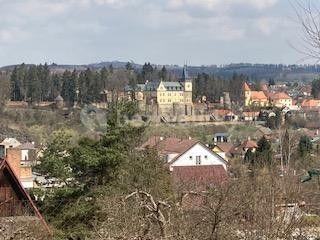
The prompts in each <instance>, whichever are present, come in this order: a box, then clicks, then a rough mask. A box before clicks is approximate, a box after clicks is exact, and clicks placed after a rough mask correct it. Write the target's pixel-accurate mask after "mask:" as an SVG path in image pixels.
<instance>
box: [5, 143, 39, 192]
mask: <svg viewBox="0 0 320 240" xmlns="http://www.w3.org/2000/svg"><path fill="white" fill-rule="evenodd" d="M0 153H1V156H0V157H1V158H4V157H6V158H7V159H8V162H9V163H10V164H12V166H14V170H15V173H16V175H17V177H18V178H19V180H20V181H21V183H22V186H23V187H24V188H33V187H34V180H33V175H32V166H33V164H34V161H35V158H36V149H35V146H34V143H30V142H27V143H24V144H21V143H20V142H19V141H18V140H16V139H15V138H6V139H5V140H3V141H2V142H1V143H0Z"/></svg>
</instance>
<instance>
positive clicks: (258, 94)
mask: <svg viewBox="0 0 320 240" xmlns="http://www.w3.org/2000/svg"><path fill="white" fill-rule="evenodd" d="M251 99H252V100H255V99H258V100H266V101H267V100H268V98H267V96H266V95H265V94H264V92H263V91H252V92H251Z"/></svg>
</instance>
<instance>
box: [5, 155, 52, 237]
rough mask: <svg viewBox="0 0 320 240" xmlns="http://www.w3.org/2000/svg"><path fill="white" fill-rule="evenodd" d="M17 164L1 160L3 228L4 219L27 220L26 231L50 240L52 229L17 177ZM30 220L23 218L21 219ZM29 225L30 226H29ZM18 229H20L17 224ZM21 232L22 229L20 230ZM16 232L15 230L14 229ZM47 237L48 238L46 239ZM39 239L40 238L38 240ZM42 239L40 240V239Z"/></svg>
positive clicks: (12, 220)
mask: <svg viewBox="0 0 320 240" xmlns="http://www.w3.org/2000/svg"><path fill="white" fill-rule="evenodd" d="M16 166H17V165H16V163H12V164H11V163H9V162H8V161H7V159H6V158H2V159H0V202H1V204H0V218H1V228H2V229H5V228H6V223H5V221H2V220H3V219H5V218H7V217H11V222H18V221H19V219H25V220H24V221H23V226H24V227H25V228H26V229H25V230H26V231H27V230H32V233H31V234H32V235H33V236H34V237H35V236H36V235H38V234H39V235H41V236H42V237H44V238H41V239H49V235H50V229H49V227H48V225H47V223H46V222H45V220H44V218H43V217H42V215H41V214H40V212H39V210H38V209H37V207H36V206H35V204H34V203H33V201H32V199H31V198H30V196H29V194H28V193H27V192H26V190H25V189H24V187H23V186H22V184H21V182H20V181H19V179H18V177H17V172H16V171H17V170H18V169H17V168H16ZM23 216H24V217H26V216H28V218H27V219H26V218H21V217H23ZM28 223H29V224H28ZM17 228H21V226H20V227H18V224H17ZM20 230H21V229H20ZM12 231H14V229H12ZM45 235H47V237H45ZM37 239H38V238H37ZM39 239H40V238H39Z"/></svg>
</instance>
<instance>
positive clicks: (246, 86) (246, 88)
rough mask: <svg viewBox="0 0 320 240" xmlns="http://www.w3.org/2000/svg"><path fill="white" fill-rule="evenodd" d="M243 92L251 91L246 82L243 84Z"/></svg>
mask: <svg viewBox="0 0 320 240" xmlns="http://www.w3.org/2000/svg"><path fill="white" fill-rule="evenodd" d="M243 90H244V91H251V89H250V87H249V85H248V83H247V82H244V83H243Z"/></svg>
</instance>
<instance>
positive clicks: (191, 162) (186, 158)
mask: <svg viewBox="0 0 320 240" xmlns="http://www.w3.org/2000/svg"><path fill="white" fill-rule="evenodd" d="M190 156H192V159H190ZM196 156H201V165H223V167H224V169H225V170H227V166H226V162H225V161H223V160H221V159H220V157H219V156H218V155H217V153H214V152H212V151H211V150H210V149H208V148H206V147H204V146H202V145H201V144H199V143H197V144H196V145H194V146H193V147H192V148H191V149H189V150H188V151H186V152H185V153H184V154H182V155H181V156H180V157H178V159H177V160H176V161H175V162H173V163H172V164H170V171H172V170H173V167H174V166H197V164H196ZM205 156H207V158H205Z"/></svg>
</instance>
